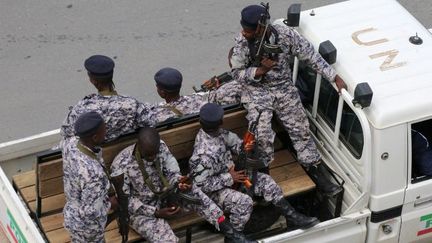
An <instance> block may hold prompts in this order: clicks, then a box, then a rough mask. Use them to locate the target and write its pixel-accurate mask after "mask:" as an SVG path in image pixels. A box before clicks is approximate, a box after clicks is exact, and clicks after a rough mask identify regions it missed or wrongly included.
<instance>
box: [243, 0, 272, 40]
mask: <svg viewBox="0 0 432 243" xmlns="http://www.w3.org/2000/svg"><path fill="white" fill-rule="evenodd" d="M263 14H266V9H265V8H264V7H263V6H260V5H249V6H247V7H245V8H243V10H242V11H241V20H240V24H241V26H242V28H243V30H242V35H243V36H244V37H245V38H246V39H247V40H248V41H252V40H254V39H255V36H256V32H257V28H258V22H259V20H260V18H261V15H263Z"/></svg>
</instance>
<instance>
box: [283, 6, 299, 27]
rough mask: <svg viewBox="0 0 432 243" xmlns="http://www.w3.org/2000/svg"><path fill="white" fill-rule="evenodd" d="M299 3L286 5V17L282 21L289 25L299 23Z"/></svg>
mask: <svg viewBox="0 0 432 243" xmlns="http://www.w3.org/2000/svg"><path fill="white" fill-rule="evenodd" d="M300 12H301V4H300V3H294V4H291V5H290V6H289V7H288V12H287V18H286V19H285V20H284V21H283V22H284V24H286V25H287V26H289V27H298V26H299V24H300Z"/></svg>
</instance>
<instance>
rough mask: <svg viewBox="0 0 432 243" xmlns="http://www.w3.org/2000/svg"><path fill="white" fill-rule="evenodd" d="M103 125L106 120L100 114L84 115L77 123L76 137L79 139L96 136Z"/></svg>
mask: <svg viewBox="0 0 432 243" xmlns="http://www.w3.org/2000/svg"><path fill="white" fill-rule="evenodd" d="M103 123H104V119H103V118H102V116H101V115H99V113H97V112H94V111H92V112H87V113H84V114H82V115H80V116H79V117H78V119H77V120H76V122H75V125H74V126H75V135H77V136H78V137H87V136H91V135H94V134H95V133H96V131H97V130H98V129H99V127H100V126H101V125H102V124H103Z"/></svg>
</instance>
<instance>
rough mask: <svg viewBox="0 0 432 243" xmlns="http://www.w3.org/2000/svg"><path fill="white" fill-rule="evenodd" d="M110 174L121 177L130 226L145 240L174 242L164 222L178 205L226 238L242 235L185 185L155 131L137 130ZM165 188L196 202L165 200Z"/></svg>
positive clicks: (200, 194) (198, 192) (196, 190)
mask: <svg viewBox="0 0 432 243" xmlns="http://www.w3.org/2000/svg"><path fill="white" fill-rule="evenodd" d="M111 171H112V176H119V175H121V174H124V177H125V184H124V186H123V190H124V191H125V193H126V194H129V213H130V222H131V226H132V228H134V229H135V230H136V231H137V232H138V233H139V234H140V235H141V236H143V237H145V238H146V239H147V240H148V241H150V242H161V243H162V242H163V243H167V242H177V241H178V238H177V237H176V236H175V234H174V232H173V231H172V229H171V227H170V226H169V224H168V222H167V221H166V219H168V218H171V217H173V216H175V215H176V214H177V213H178V212H179V210H180V206H181V207H184V208H186V209H192V210H193V211H195V212H197V213H198V214H199V215H200V216H201V217H203V218H205V219H206V220H207V221H208V222H210V223H211V224H213V225H215V226H216V227H217V228H219V229H220V231H221V232H222V233H223V234H225V235H226V237H227V238H229V239H231V240H233V241H235V242H238V241H239V240H240V242H242V241H241V240H242V239H243V238H244V236H243V235H242V234H240V233H237V232H235V231H234V229H233V228H232V226H231V224H230V223H229V222H228V220H225V217H224V215H223V211H222V210H221V209H220V208H219V207H218V206H217V205H216V204H215V203H214V202H213V201H212V200H211V199H210V198H208V197H207V196H206V195H205V194H204V193H203V192H202V191H201V190H200V189H199V188H198V187H196V186H195V185H190V184H188V183H186V182H187V181H188V179H189V178H188V177H186V176H182V175H181V174H180V169H179V166H178V164H177V160H176V159H175V158H174V156H173V155H172V154H171V152H170V151H169V149H168V146H167V145H166V144H165V143H164V142H163V141H162V140H161V139H160V136H159V133H158V132H157V130H156V129H154V128H150V127H147V128H142V129H140V131H139V134H138V142H137V143H136V144H133V145H131V146H129V147H127V148H125V149H124V150H122V151H121V152H120V153H119V154H118V155H117V156H116V158H115V159H114V161H113V163H112V165H111ZM168 188H171V189H173V190H179V191H181V192H182V193H184V195H188V197H189V198H193V199H194V201H195V202H196V203H192V202H191V201H190V200H189V201H188V200H186V199H184V198H177V200H176V201H169V200H167V198H166V197H164V196H163V191H166V190H167V189H168ZM173 193H174V191H173Z"/></svg>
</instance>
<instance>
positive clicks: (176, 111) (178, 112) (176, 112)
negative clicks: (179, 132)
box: [162, 105, 183, 117]
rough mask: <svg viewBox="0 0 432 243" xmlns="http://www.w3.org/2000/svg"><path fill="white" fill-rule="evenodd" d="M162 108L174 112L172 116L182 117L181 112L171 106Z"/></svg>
mask: <svg viewBox="0 0 432 243" xmlns="http://www.w3.org/2000/svg"><path fill="white" fill-rule="evenodd" d="M162 107H163V108H167V109H169V110H170V111H172V112H174V114H176V116H177V117H182V116H183V112H181V111H180V110H179V109H177V108H176V107H175V106H172V105H164V106H162Z"/></svg>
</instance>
